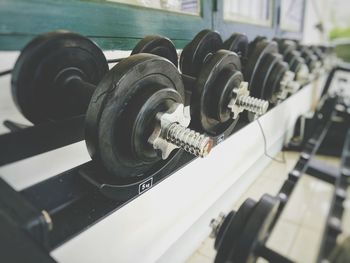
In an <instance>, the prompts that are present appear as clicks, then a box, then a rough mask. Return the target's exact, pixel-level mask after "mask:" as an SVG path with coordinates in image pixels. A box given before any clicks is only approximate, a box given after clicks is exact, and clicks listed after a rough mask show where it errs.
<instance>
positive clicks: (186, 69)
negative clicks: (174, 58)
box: [180, 29, 222, 77]
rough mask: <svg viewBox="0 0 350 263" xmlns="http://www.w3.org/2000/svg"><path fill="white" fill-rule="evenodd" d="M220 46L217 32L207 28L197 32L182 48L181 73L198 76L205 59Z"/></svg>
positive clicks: (219, 37) (220, 40) (220, 41)
mask: <svg viewBox="0 0 350 263" xmlns="http://www.w3.org/2000/svg"><path fill="white" fill-rule="evenodd" d="M221 47H222V39H221V36H220V34H219V33H218V32H216V31H212V30H209V29H205V30H202V31H201V32H199V33H198V34H197V35H196V36H195V37H194V38H193V40H192V41H191V42H190V43H188V44H187V45H186V46H185V48H184V49H183V50H182V53H181V56H180V69H181V71H182V73H184V74H186V75H189V76H192V77H198V75H199V73H200V71H201V69H202V66H203V64H204V62H205V60H206V59H207V58H208V56H210V55H211V54H214V53H216V52H217V51H218V50H219V49H220V48H221Z"/></svg>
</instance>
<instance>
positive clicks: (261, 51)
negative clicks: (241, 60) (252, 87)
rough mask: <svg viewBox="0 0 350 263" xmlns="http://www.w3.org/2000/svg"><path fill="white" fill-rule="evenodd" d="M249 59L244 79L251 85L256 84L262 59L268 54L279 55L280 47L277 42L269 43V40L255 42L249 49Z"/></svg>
mask: <svg viewBox="0 0 350 263" xmlns="http://www.w3.org/2000/svg"><path fill="white" fill-rule="evenodd" d="M248 52H249V54H248V59H247V64H246V67H245V68H244V77H245V79H246V81H248V82H249V83H253V82H254V78H256V74H259V71H258V70H257V68H258V67H259V63H260V61H261V60H262V58H263V57H264V56H265V54H267V53H278V47H277V43H276V42H273V41H272V42H269V41H267V40H262V41H258V42H253V43H250V44H249V47H248Z"/></svg>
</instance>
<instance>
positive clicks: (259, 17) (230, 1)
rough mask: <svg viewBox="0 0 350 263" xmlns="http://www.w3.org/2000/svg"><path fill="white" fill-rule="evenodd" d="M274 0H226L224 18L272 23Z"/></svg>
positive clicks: (254, 22) (253, 22) (243, 21)
mask: <svg viewBox="0 0 350 263" xmlns="http://www.w3.org/2000/svg"><path fill="white" fill-rule="evenodd" d="M272 7H273V1H272V0H224V8H223V9H224V20H231V21H237V22H242V23H248V24H257V25H262V26H271V25H272Z"/></svg>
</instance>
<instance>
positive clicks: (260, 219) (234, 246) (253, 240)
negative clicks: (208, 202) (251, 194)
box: [210, 194, 285, 263]
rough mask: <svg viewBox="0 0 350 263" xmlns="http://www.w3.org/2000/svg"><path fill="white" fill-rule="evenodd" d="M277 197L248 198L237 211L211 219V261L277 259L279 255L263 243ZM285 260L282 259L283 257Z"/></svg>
mask: <svg viewBox="0 0 350 263" xmlns="http://www.w3.org/2000/svg"><path fill="white" fill-rule="evenodd" d="M279 203H280V202H279V199H278V198H277V197H273V196H270V195H268V194H264V195H263V196H262V197H261V198H260V200H259V201H258V202H256V201H254V200H252V199H250V198H248V199H247V200H245V202H244V203H243V204H242V205H241V206H240V207H239V209H238V210H237V211H231V212H230V213H229V214H227V216H222V215H220V217H219V218H218V219H214V220H212V221H211V224H210V225H211V227H212V233H211V237H214V238H215V243H214V248H215V249H216V250H217V254H216V257H215V263H221V262H227V263H228V262H235V263H246V262H256V261H257V259H258V258H265V259H266V260H268V261H269V262H279V261H278V259H281V258H283V256H281V255H279V254H277V253H276V252H274V251H272V250H270V249H269V248H267V247H266V246H265V244H264V243H265V241H266V239H267V238H268V236H269V234H270V232H271V230H272V227H273V225H274V223H275V220H276V215H277V213H278V207H279ZM283 262H285V261H283Z"/></svg>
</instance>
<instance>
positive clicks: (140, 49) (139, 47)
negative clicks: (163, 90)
mask: <svg viewBox="0 0 350 263" xmlns="http://www.w3.org/2000/svg"><path fill="white" fill-rule="evenodd" d="M139 53H149V54H154V55H158V56H160V57H163V58H166V59H168V60H169V61H170V62H172V63H173V64H174V65H175V66H176V67H177V66H178V55H177V51H176V48H175V45H174V43H173V42H172V41H171V40H170V39H169V38H167V37H164V36H159V35H149V36H145V37H144V38H143V39H141V40H140V41H139V42H138V43H137V44H136V46H135V47H134V49H133V50H132V51H131V55H135V54H139ZM123 59H124V58H117V59H111V60H109V62H112V63H114V62H120V61H122V60H123Z"/></svg>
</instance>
